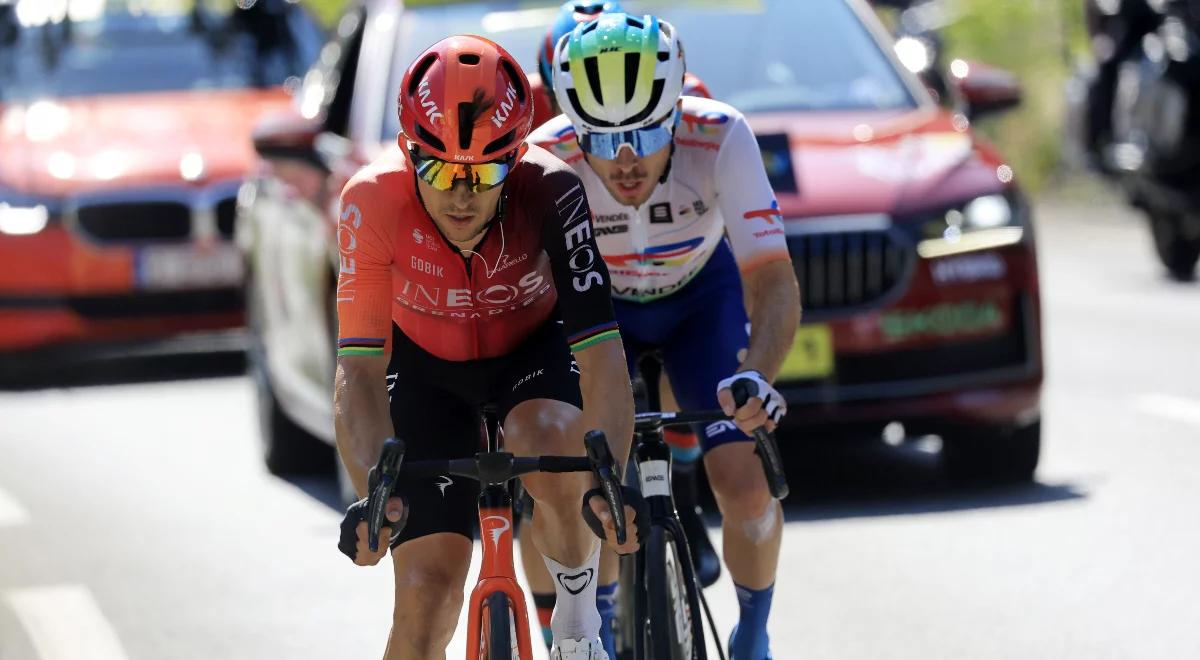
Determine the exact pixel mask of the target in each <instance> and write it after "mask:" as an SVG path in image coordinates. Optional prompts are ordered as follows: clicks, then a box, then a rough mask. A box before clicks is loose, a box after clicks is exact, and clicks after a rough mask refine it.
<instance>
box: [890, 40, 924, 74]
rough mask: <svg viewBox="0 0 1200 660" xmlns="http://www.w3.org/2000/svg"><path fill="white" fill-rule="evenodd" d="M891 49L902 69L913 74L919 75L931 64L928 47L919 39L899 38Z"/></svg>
mask: <svg viewBox="0 0 1200 660" xmlns="http://www.w3.org/2000/svg"><path fill="white" fill-rule="evenodd" d="M893 48H894V49H895V51H896V59H898V60H900V63H901V64H903V65H904V68H906V69H908V70H909V71H911V72H913V73H921V72H922V71H924V70H925V69H928V68H929V65H930V64H931V61H930V60H931V59H932V58H931V56H930V53H929V47H928V46H926V45H925V42H924V41H922V40H921V39H918V38H916V37H900V38H899V39H897V40H896V43H895V45H894V46H893Z"/></svg>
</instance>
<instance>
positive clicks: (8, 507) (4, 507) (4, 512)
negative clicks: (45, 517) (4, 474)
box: [0, 489, 29, 527]
mask: <svg viewBox="0 0 1200 660" xmlns="http://www.w3.org/2000/svg"><path fill="white" fill-rule="evenodd" d="M28 522H29V512H28V511H26V510H25V507H23V506H21V504H20V503H19V502H17V500H16V498H14V497H13V496H12V495H9V494H8V493H6V492H4V490H3V489H0V527H15V526H17V525H24V524H25V523H28Z"/></svg>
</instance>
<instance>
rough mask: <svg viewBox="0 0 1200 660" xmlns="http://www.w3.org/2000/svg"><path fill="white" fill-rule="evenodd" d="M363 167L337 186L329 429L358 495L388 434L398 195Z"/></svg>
mask: <svg viewBox="0 0 1200 660" xmlns="http://www.w3.org/2000/svg"><path fill="white" fill-rule="evenodd" d="M381 192H384V191H383V190H382V187H381V186H379V185H378V184H376V182H375V181H373V180H371V179H370V177H369V176H366V175H364V174H363V173H360V174H359V175H357V176H355V178H354V179H352V180H351V182H350V183H349V184H347V186H346V189H345V190H344V191H342V198H341V214H340V218H339V221H338V247H339V250H340V255H339V258H340V263H339V272H338V287H337V312H338V359H337V371H336V374H335V375H334V395H333V396H334V430H335V433H336V437H337V446H338V453H339V454H340V455H341V457H342V461H343V463H344V464H345V465H346V470H347V471H348V472H349V473H350V479H351V482H352V483H353V484H354V489H355V490H356V491H357V492H358V495H359V496H360V497H365V496H366V493H367V472H368V471H369V470H370V469H371V467H372V466H374V465H375V462H376V461H377V460H378V459H379V451H380V448H381V447H382V446H383V441H384V440H385V439H387V438H388V437H391V435H392V434H393V432H394V431H393V428H392V420H391V415H390V412H389V406H388V391H387V367H388V361H389V358H390V355H391V351H390V348H391V347H390V343H391V334H392V315H391V309H392V307H391V306H392V270H391V269H392V261H393V258H394V257H393V254H392V245H393V244H394V242H393V240H392V235H391V233H392V232H393V231H394V226H395V223H394V222H389V220H390V219H391V217H392V216H391V215H390V214H391V213H394V212H395V202H394V201H393V200H391V199H390V198H389V197H388V196H387V195H386V194H381Z"/></svg>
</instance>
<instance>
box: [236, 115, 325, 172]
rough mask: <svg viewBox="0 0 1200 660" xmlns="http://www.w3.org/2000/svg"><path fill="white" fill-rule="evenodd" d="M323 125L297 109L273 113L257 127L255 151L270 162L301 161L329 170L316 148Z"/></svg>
mask: <svg viewBox="0 0 1200 660" xmlns="http://www.w3.org/2000/svg"><path fill="white" fill-rule="evenodd" d="M321 128H322V127H321V122H320V120H317V119H306V118H304V117H303V116H301V115H300V114H299V113H297V112H294V111H286V112H276V113H271V114H268V115H266V116H265V117H263V118H262V120H260V121H259V122H258V125H257V126H255V127H254V133H253V134H252V139H253V140H254V150H255V151H257V152H258V155H259V156H260V157H262V158H263V159H264V160H266V161H268V162H276V161H281V160H292V161H300V162H302V163H305V164H307V165H311V166H312V167H314V168H317V169H319V170H323V171H325V172H328V171H329V167H328V166H327V165H326V164H325V162H324V160H323V159H322V158H321V156H320V154H319V153H318V152H317V149H316V141H317V136H318V135H320V133H321Z"/></svg>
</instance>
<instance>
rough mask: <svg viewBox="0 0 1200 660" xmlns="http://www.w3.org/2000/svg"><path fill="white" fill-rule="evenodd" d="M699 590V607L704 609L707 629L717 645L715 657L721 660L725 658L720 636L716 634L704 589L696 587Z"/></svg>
mask: <svg viewBox="0 0 1200 660" xmlns="http://www.w3.org/2000/svg"><path fill="white" fill-rule="evenodd" d="M698 591H699V592H700V594H699V595H700V607H702V608H703V609H704V616H705V618H707V619H708V629H709V631H710V632H712V636H713V642H714V644H713V646H715V647H717V657H719V658H721V660H726V659H725V647H724V646H722V645H721V636H720V635H719V634H717V622H716V621H714V620H713V615H712V610H710V609H708V599H707V598H705V597H704V590H703V589H698Z"/></svg>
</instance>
